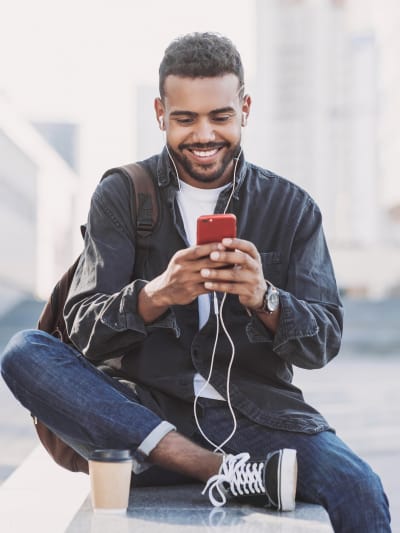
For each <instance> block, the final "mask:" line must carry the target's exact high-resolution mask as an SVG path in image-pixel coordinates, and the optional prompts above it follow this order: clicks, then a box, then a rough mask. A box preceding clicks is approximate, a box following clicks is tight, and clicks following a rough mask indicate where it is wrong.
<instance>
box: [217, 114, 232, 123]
mask: <svg viewBox="0 0 400 533" xmlns="http://www.w3.org/2000/svg"><path fill="white" fill-rule="evenodd" d="M231 118H232V115H216V116H215V117H213V121H214V122H219V123H222V122H228V120H230V119H231Z"/></svg>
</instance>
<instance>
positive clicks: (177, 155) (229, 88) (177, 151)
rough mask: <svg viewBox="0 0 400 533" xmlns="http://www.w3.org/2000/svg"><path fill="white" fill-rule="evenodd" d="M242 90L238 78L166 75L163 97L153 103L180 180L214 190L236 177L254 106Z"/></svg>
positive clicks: (232, 76)
mask: <svg viewBox="0 0 400 533" xmlns="http://www.w3.org/2000/svg"><path fill="white" fill-rule="evenodd" d="M239 89H240V87H239V80H238V78H237V77H236V76H235V75H234V74H225V75H223V76H217V77H210V78H187V77H182V76H175V75H169V76H167V78H166V80H165V84H164V97H163V99H162V100H161V99H160V98H157V99H156V101H155V109H156V115H157V119H158V121H159V123H160V119H161V118H162V121H161V128H162V129H165V130H166V136H167V146H168V148H169V151H170V153H171V155H172V157H173V159H174V161H175V164H176V166H177V168H178V172H179V177H180V178H181V179H182V180H183V181H186V182H187V183H189V184H190V185H193V186H195V187H200V188H215V187H219V186H221V185H224V184H225V183H227V182H228V181H230V180H231V179H232V172H233V163H234V162H233V158H234V157H235V156H236V155H238V152H239V150H240V140H241V127H242V125H245V121H246V119H247V115H248V113H249V111H250V104H251V101H250V97H249V96H244V97H241V95H240V90H239Z"/></svg>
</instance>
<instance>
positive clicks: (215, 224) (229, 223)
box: [197, 213, 236, 244]
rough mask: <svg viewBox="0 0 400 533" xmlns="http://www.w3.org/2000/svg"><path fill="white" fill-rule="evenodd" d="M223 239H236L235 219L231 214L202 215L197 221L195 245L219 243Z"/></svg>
mask: <svg viewBox="0 0 400 533" xmlns="http://www.w3.org/2000/svg"><path fill="white" fill-rule="evenodd" d="M225 237H231V238H233V237H236V217H235V215H233V214H232V213H227V214H223V215H202V216H201V217H199V218H198V219H197V244H207V243H210V242H221V241H222V239H223V238H225Z"/></svg>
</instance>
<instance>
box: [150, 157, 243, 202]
mask: <svg viewBox="0 0 400 533" xmlns="http://www.w3.org/2000/svg"><path fill="white" fill-rule="evenodd" d="M247 166H248V165H247V163H246V160H245V158H244V154H243V151H241V152H240V155H239V160H238V163H237V167H236V173H235V174H236V176H235V178H236V185H235V194H234V197H235V198H237V197H238V191H239V189H240V186H241V185H242V183H243V181H244V178H245V176H246V172H247ZM157 182H158V185H159V187H167V186H168V185H173V186H174V187H175V188H176V189H178V188H179V183H178V176H177V175H176V172H175V169H174V166H173V164H172V163H171V159H170V157H169V155H168V151H167V148H166V147H164V149H163V151H162V152H161V154H160V155H159V159H158V164H157Z"/></svg>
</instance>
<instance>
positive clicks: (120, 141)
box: [0, 0, 255, 218]
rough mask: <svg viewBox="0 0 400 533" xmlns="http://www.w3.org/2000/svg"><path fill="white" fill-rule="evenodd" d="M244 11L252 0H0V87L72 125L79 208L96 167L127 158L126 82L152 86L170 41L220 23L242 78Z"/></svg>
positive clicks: (129, 100) (248, 55)
mask: <svg viewBox="0 0 400 533" xmlns="http://www.w3.org/2000/svg"><path fill="white" fill-rule="evenodd" d="M254 17H255V1H254V0H247V1H245V2H243V1H240V2H239V1H238V0H218V1H215V0H203V1H202V2H201V4H200V3H198V2H193V1H190V0H169V1H168V2H164V1H162V0H146V1H145V2H142V1H140V2H139V1H136V0H96V1H94V0H35V1H31V0H0V91H1V92H2V93H3V94H4V95H5V96H6V98H7V99H9V101H10V102H11V103H12V104H13V106H14V108H15V109H17V110H18V111H19V112H20V113H22V114H23V115H24V116H25V117H26V118H27V119H28V120H33V121H46V120H49V121H61V122H73V123H76V124H78V125H79V127H80V150H81V152H80V167H79V172H80V175H81V180H82V186H81V189H82V193H81V195H80V199H79V205H78V216H79V217H80V218H82V217H84V216H86V211H87V208H88V203H89V198H90V195H91V193H92V191H93V189H94V187H95V184H96V182H97V181H98V179H99V177H100V176H101V174H102V173H103V172H104V170H105V169H107V168H110V167H112V166H116V165H118V164H123V163H126V162H128V161H131V160H132V159H133V158H135V153H133V152H132V146H134V145H135V142H134V141H135V139H134V135H135V129H134V128H133V123H134V120H135V113H136V109H135V97H134V94H135V92H134V91H135V88H136V87H137V85H138V84H140V85H143V84H145V85H154V86H155V87H156V86H157V81H158V66H159V63H160V60H161V58H162V55H163V52H164V50H165V48H166V47H167V46H168V44H169V43H170V41H171V40H173V39H174V38H175V37H177V36H178V35H181V34H184V33H188V32H191V31H218V32H220V33H223V34H225V35H227V36H228V37H230V38H231V39H232V40H233V41H234V43H235V44H236V46H237V47H238V49H239V50H240V52H241V55H242V59H243V62H244V64H245V68H246V74H247V78H248V79H251V77H252V76H254V71H255V57H254V56H255V54H254V50H255V34H254V33H255V32H254ZM154 96H157V94H154ZM105 126H106V127H105ZM154 128H156V124H155V121H154Z"/></svg>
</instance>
